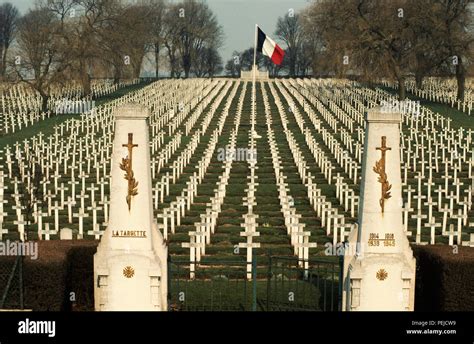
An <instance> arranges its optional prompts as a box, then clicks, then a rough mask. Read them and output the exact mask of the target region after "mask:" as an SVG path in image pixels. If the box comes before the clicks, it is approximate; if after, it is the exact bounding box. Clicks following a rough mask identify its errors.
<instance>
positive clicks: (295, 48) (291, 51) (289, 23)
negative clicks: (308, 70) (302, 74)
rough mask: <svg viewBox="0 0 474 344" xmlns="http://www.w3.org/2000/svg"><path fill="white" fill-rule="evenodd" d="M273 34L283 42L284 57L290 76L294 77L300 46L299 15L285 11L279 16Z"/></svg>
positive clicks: (300, 28)
mask: <svg viewBox="0 0 474 344" xmlns="http://www.w3.org/2000/svg"><path fill="white" fill-rule="evenodd" d="M275 34H276V35H277V37H278V38H280V39H281V40H282V41H283V42H285V44H286V46H287V49H286V54H285V59H287V65H288V69H289V74H290V76H292V77H294V76H296V74H297V69H298V67H297V63H298V56H299V53H300V51H301V49H302V48H303V47H302V36H303V30H302V26H301V21H300V16H299V14H297V13H291V14H290V13H286V14H285V16H283V17H279V18H278V21H277V27H276V30H275Z"/></svg>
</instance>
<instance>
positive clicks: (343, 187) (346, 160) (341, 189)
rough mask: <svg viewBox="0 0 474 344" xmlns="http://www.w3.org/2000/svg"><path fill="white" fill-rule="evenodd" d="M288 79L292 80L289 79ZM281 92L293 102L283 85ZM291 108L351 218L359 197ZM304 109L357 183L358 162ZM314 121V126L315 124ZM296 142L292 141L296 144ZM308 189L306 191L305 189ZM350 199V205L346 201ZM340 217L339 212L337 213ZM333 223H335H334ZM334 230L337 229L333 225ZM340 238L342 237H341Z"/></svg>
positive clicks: (335, 155) (323, 170)
mask: <svg viewBox="0 0 474 344" xmlns="http://www.w3.org/2000/svg"><path fill="white" fill-rule="evenodd" d="M289 82H291V80H290V81H289ZM282 84H283V83H277V86H281V85H282ZM280 92H281V93H282V94H283V95H284V97H285V98H286V101H287V102H288V103H290V104H292V100H291V99H290V96H289V94H288V93H287V92H286V91H285V90H284V89H282V88H280ZM294 96H295V98H296V99H297V101H298V102H299V103H300V105H303V103H304V104H305V100H304V99H303V98H302V97H301V96H300V95H299V93H295V94H294ZM290 108H291V109H292V111H291V113H292V114H293V115H294V117H295V120H296V122H297V123H298V127H299V128H300V131H301V133H304V135H305V141H306V144H307V146H308V148H309V150H310V151H311V153H312V154H313V157H314V159H315V161H316V164H317V165H318V166H319V168H320V169H321V171H322V172H323V174H324V177H325V179H326V180H327V181H328V183H329V184H332V183H333V181H335V185H336V197H337V198H338V200H339V202H340V204H341V205H343V206H344V210H345V211H346V212H348V211H349V210H350V213H351V217H355V214H356V212H357V208H356V206H357V205H358V199H359V198H358V196H357V195H356V192H355V191H354V190H353V188H352V187H351V186H350V185H349V184H347V183H345V182H344V177H343V176H341V174H340V173H339V172H338V173H337V174H336V175H334V174H333V173H332V171H333V169H335V167H334V166H333V165H332V163H331V159H330V158H329V157H328V156H327V155H326V153H325V152H324V150H323V149H321V148H320V147H319V144H318V143H317V142H316V140H315V139H314V137H313V135H312V133H311V130H310V129H309V128H304V119H303V118H302V116H301V114H300V112H299V110H298V108H296V107H295V106H294V105H291V107H290ZM304 109H305V112H306V114H307V115H308V117H309V118H310V122H312V123H313V125H314V126H315V129H316V131H317V132H318V133H321V134H322V137H323V142H324V143H325V144H326V147H327V149H329V151H330V152H331V153H332V156H334V157H335V160H336V163H337V164H338V165H339V166H340V167H341V168H343V169H344V171H345V173H346V174H348V177H349V178H352V179H353V183H354V184H356V183H358V180H359V179H358V176H359V174H358V171H359V169H360V165H359V163H358V162H357V161H355V160H353V159H352V157H351V156H350V153H349V152H348V151H346V150H344V149H343V148H342V147H341V145H340V144H339V142H338V141H337V140H336V139H335V138H334V137H333V136H332V135H331V133H330V132H329V131H328V130H326V129H325V128H324V127H323V126H321V120H319V119H317V118H316V114H315V113H314V111H312V110H311V109H310V107H309V106H304ZM315 123H317V125H315ZM341 129H342V130H343V128H342V126H341V127H340V130H341ZM290 137H291V140H292V141H294V139H293V136H292V135H290ZM295 144H296V143H293V145H295ZM301 175H302V180H303V183H305V181H304V180H305V172H304V171H302V173H301ZM308 192H309V190H308ZM310 201H311V203H313V200H311V199H310ZM349 202H350V204H349ZM336 215H337V214H336ZM337 216H341V215H337ZM335 225H337V224H336V223H335ZM341 226H343V227H345V229H347V228H348V227H349V226H350V224H344V221H342V223H341ZM335 230H337V228H335ZM341 230H342V233H345V230H344V228H341ZM343 238H344V234H341V239H343ZM336 239H337V235H336V236H335V237H334V240H336ZM341 241H342V240H341Z"/></svg>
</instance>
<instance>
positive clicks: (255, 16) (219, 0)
mask: <svg viewBox="0 0 474 344" xmlns="http://www.w3.org/2000/svg"><path fill="white" fill-rule="evenodd" d="M4 2H7V1H5V0H0V3H4ZM9 2H11V3H12V4H14V5H15V6H17V7H18V9H19V10H20V12H21V13H25V12H26V11H27V10H28V8H29V7H32V6H33V5H34V3H35V1H34V0H10V1H9ZM172 2H178V1H177V0H174V1H172ZM207 3H208V4H209V7H210V8H211V9H212V11H213V12H214V13H215V14H216V16H217V19H218V20H219V23H220V24H221V25H222V27H223V28H224V34H225V40H224V46H223V47H222V49H221V56H222V58H223V60H224V62H225V61H227V60H229V59H230V58H231V57H232V52H233V51H234V50H237V51H242V50H244V49H247V48H249V47H252V46H253V42H254V32H255V24H259V26H260V28H261V29H262V30H263V31H264V32H265V33H266V34H268V35H269V36H273V32H274V31H275V27H276V21H277V19H278V17H279V16H283V15H284V14H285V13H287V12H288V10H289V9H290V8H293V9H294V10H295V12H297V11H299V10H301V9H302V8H304V7H306V6H308V5H309V1H308V0H207Z"/></svg>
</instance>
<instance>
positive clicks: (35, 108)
mask: <svg viewBox="0 0 474 344" xmlns="http://www.w3.org/2000/svg"><path fill="white" fill-rule="evenodd" d="M138 82H139V79H133V80H129V81H123V82H120V83H118V84H113V82H112V81H111V80H105V81H104V80H94V81H92V83H91V96H89V97H88V98H91V97H97V96H103V95H106V94H109V93H112V92H114V91H116V90H117V89H118V88H121V87H125V86H129V85H132V84H136V83H138ZM82 93H83V91H82V87H81V85H80V84H79V83H77V82H73V81H71V82H68V83H66V84H65V85H53V86H52V87H51V91H50V97H49V99H48V109H49V110H48V111H46V112H41V111H40V109H41V105H42V101H41V97H40V96H39V94H38V93H36V92H34V91H33V90H32V89H31V88H30V87H29V86H27V85H25V84H21V83H19V84H13V85H9V84H5V86H4V87H2V88H0V130H1V131H3V133H4V134H10V133H15V132H17V131H19V130H21V129H23V128H26V127H29V126H31V125H34V124H35V123H37V122H39V121H43V120H45V119H46V118H49V117H51V116H52V115H54V114H55V113H56V110H58V109H59V108H60V109H61V111H63V112H64V111H66V110H67V107H70V106H74V109H76V110H77V109H85V108H86V107H85V105H86V104H85V101H86V99H85V98H82ZM87 105H88V106H89V104H87Z"/></svg>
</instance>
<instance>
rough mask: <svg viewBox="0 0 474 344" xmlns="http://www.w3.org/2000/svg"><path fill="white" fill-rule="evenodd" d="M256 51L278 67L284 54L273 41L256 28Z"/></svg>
mask: <svg viewBox="0 0 474 344" xmlns="http://www.w3.org/2000/svg"><path fill="white" fill-rule="evenodd" d="M257 50H258V51H259V52H261V53H263V55H266V56H268V57H269V58H271V59H272V61H273V63H274V64H277V65H280V64H281V63H282V61H283V56H285V52H284V51H283V49H282V48H280V46H279V45H278V44H276V43H275V41H274V40H273V39H271V38H270V37H268V36H267V35H266V34H265V33H264V32H263V31H262V30H260V28H258V41H257Z"/></svg>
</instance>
